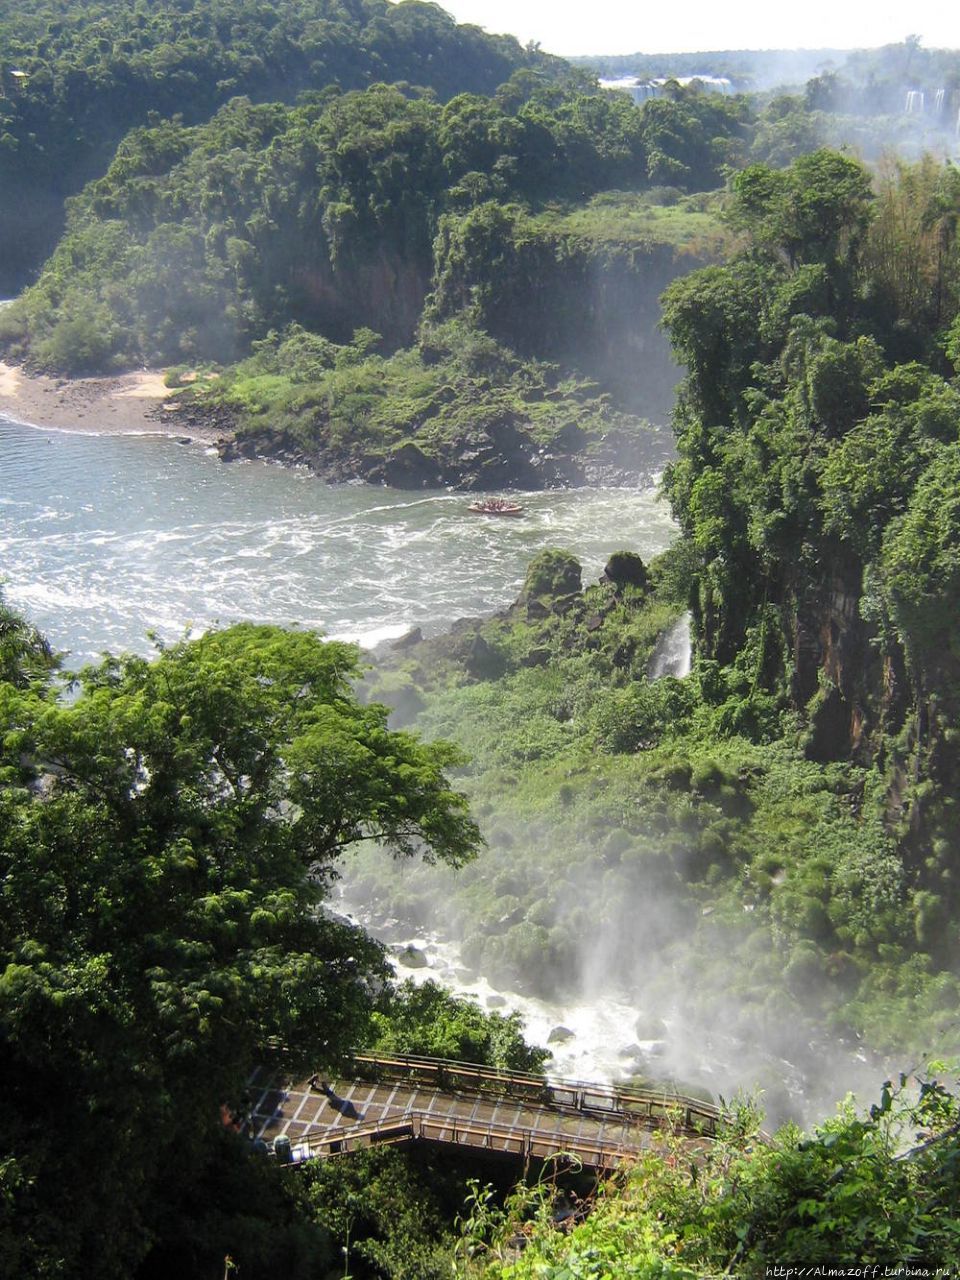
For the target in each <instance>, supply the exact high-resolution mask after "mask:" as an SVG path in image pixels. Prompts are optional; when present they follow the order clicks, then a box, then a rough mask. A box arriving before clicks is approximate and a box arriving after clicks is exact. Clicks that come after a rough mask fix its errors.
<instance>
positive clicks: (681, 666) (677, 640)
mask: <svg viewBox="0 0 960 1280" xmlns="http://www.w3.org/2000/svg"><path fill="white" fill-rule="evenodd" d="M690 656H691V646H690V615H689V613H685V614H684V615H683V616H682V617H680V618H678V619H677V620H676V622H674V623H673V624H672V626H669V627H667V629H666V631H664V633H663V635H662V636H661V637H660V639H659V640H658V641H657V647H656V648H655V649H654V651H653V656H652V657H651V659H650V665H649V666H648V667H647V679H648V680H660V679H662V678H663V677H664V676H674V677H676V679H677V680H682V679H683V678H684V676H688V675H689V674H690Z"/></svg>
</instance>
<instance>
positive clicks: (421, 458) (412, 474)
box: [383, 440, 440, 489]
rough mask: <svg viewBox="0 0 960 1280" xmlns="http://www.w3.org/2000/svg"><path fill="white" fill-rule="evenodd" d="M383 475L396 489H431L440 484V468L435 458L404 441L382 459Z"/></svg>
mask: <svg viewBox="0 0 960 1280" xmlns="http://www.w3.org/2000/svg"><path fill="white" fill-rule="evenodd" d="M383 475H384V478H385V479H386V482H387V484H390V485H393V486H394V487H395V488H397V489H431V488H436V487H437V486H439V484H440V467H439V465H438V464H437V461H436V459H435V458H431V457H429V456H428V455H427V454H425V453H424V452H423V450H422V449H421V448H420V447H419V446H418V445H415V444H414V443H413V441H412V440H405V441H404V442H403V444H400V445H398V446H397V447H396V448H395V449H394V450H393V451H392V452H391V453H390V454H389V455H388V456H387V458H385V459H384V463H383Z"/></svg>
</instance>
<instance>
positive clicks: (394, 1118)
mask: <svg viewBox="0 0 960 1280" xmlns="http://www.w3.org/2000/svg"><path fill="white" fill-rule="evenodd" d="M354 1065H355V1070H354V1071H353V1072H351V1075H350V1076H349V1077H348V1078H332V1077H331V1078H329V1079H324V1080H318V1079H316V1078H314V1079H313V1081H309V1080H305V1081H300V1082H296V1083H292V1082H289V1081H286V1080H284V1079H283V1078H279V1077H276V1076H271V1075H270V1074H269V1073H267V1072H265V1071H264V1070H263V1069H258V1070H257V1071H255V1072H254V1074H253V1075H252V1077H251V1079H250V1089H251V1092H252V1094H253V1097H254V1104H253V1109H252V1119H253V1128H254V1137H255V1138H258V1139H261V1140H262V1141H264V1142H266V1143H268V1144H271V1145H273V1148H274V1150H275V1152H276V1154H277V1156H278V1157H279V1158H280V1159H282V1160H284V1161H286V1162H288V1163H299V1162H300V1161H303V1160H309V1159H322V1158H325V1157H329V1156H334V1155H342V1154H345V1153H347V1152H349V1151H356V1150H359V1149H362V1148H364V1147H371V1146H376V1145H383V1144H396V1143H410V1142H430V1143H437V1144H441V1145H443V1146H465V1147H471V1148H474V1149H475V1150H477V1151H485V1152H487V1153H489V1154H491V1155H502V1156H514V1157H518V1158H520V1159H524V1160H529V1159H548V1158H550V1157H551V1156H555V1155H557V1154H560V1153H563V1154H568V1155H570V1156H571V1157H573V1158H575V1159H577V1160H579V1161H580V1162H582V1164H583V1165H584V1166H586V1167H587V1168H592V1169H606V1168H612V1167H614V1166H616V1165H617V1164H619V1163H620V1162H621V1161H623V1160H624V1159H629V1158H632V1157H635V1156H636V1155H638V1154H639V1153H640V1152H641V1151H643V1150H644V1149H646V1148H648V1147H649V1146H650V1145H651V1143H652V1141H653V1139H654V1135H655V1134H656V1133H658V1132H662V1131H663V1130H664V1129H665V1128H670V1129H678V1130H679V1131H680V1132H681V1133H682V1134H683V1135H684V1137H685V1138H687V1139H689V1141H690V1142H691V1143H692V1144H697V1145H699V1144H702V1143H703V1142H705V1141H707V1140H709V1138H710V1137H712V1136H713V1135H714V1134H715V1132H716V1123H717V1118H718V1112H717V1110H716V1108H714V1107H711V1106H709V1105H708V1104H706V1103H703V1102H698V1101H697V1100H695V1099H692V1098H683V1097H679V1096H677V1097H675V1096H672V1095H669V1094H663V1093H640V1092H631V1091H618V1090H616V1089H610V1088H605V1087H604V1086H601V1085H596V1084H587V1083H584V1082H581V1081H545V1080H544V1079H542V1078H541V1077H538V1076H532V1075H522V1074H516V1075H511V1074H508V1073H503V1072H497V1071H490V1070H487V1069H485V1068H481V1067H474V1066H470V1065H468V1064H464V1063H457V1062H446V1061H441V1060H439V1059H429V1058H411V1057H404V1058H399V1057H398V1058H373V1057H366V1056H360V1057H358V1058H356V1059H355V1064H354ZM324 1086H325V1087H326V1088H324ZM288 1144H289V1145H288Z"/></svg>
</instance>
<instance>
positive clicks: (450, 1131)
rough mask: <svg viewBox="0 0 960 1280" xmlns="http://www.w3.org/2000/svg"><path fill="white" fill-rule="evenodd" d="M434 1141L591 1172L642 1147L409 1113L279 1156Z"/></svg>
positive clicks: (282, 1147) (278, 1147) (306, 1142)
mask: <svg viewBox="0 0 960 1280" xmlns="http://www.w3.org/2000/svg"><path fill="white" fill-rule="evenodd" d="M409 1142H432V1143H436V1144H438V1145H441V1146H444V1147H450V1146H462V1147H471V1148H473V1149H474V1150H481V1151H487V1152H490V1153H491V1154H495V1155H510V1156H516V1157H517V1158H519V1159H522V1160H530V1159H538V1160H550V1159H555V1158H557V1157H566V1158H567V1159H570V1160H575V1161H578V1162H579V1163H580V1164H582V1165H583V1166H584V1167H586V1168H589V1169H613V1168H615V1167H616V1166H617V1165H618V1164H621V1163H622V1162H623V1161H624V1160H628V1159H632V1158H634V1157H636V1156H637V1155H638V1154H639V1152H640V1148H639V1146H637V1147H634V1146H631V1145H629V1144H627V1143H622V1142H621V1143H598V1142H591V1141H589V1140H588V1139H584V1138H571V1137H570V1135H569V1134H564V1133H560V1132H556V1131H550V1130H543V1129H537V1130H534V1129H524V1128H520V1127H518V1126H516V1125H498V1124H493V1123H488V1124H484V1123H479V1124H477V1123H473V1122H471V1121H465V1120H460V1119H452V1118H451V1117H449V1116H448V1117H443V1118H440V1119H437V1118H436V1117H434V1116H432V1115H431V1114H430V1112H429V1111H410V1112H407V1113H406V1114H405V1115H403V1116H401V1117H399V1118H396V1119H391V1120H383V1121H380V1122H377V1123H375V1124H369V1125H360V1126H357V1127H356V1128H354V1129H351V1130H349V1131H338V1132H337V1133H332V1134H323V1135H320V1136H313V1137H306V1138H301V1139H299V1140H298V1141H296V1142H285V1143H284V1142H282V1141H281V1142H280V1143H277V1144H275V1145H274V1151H273V1153H274V1155H275V1156H276V1157H277V1158H278V1159H279V1160H280V1161H281V1163H284V1164H300V1163H302V1162H303V1161H305V1160H317V1159H321V1160H322V1159H326V1158H329V1157H331V1156H339V1155H347V1154H349V1153H350V1152H352V1151H363V1150H365V1149H367V1148H369V1147H375V1146H396V1145H399V1144H403V1143H409Z"/></svg>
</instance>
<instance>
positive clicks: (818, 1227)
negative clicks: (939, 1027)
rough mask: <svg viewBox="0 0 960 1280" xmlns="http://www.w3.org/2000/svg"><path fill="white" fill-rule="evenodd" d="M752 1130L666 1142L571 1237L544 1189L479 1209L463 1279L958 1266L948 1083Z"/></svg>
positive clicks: (953, 1121) (749, 1120) (746, 1123)
mask: <svg viewBox="0 0 960 1280" xmlns="http://www.w3.org/2000/svg"><path fill="white" fill-rule="evenodd" d="M755 1124H756V1120H755V1117H752V1116H751V1115H750V1113H749V1111H748V1110H747V1109H742V1110H741V1111H740V1112H739V1113H737V1112H734V1113H733V1114H732V1116H731V1118H730V1121H729V1124H728V1127H727V1129H726V1130H725V1131H724V1132H723V1133H722V1134H721V1136H720V1138H719V1140H718V1141H717V1142H715V1143H713V1144H710V1146H709V1148H708V1149H707V1151H706V1152H705V1153H703V1155H702V1156H701V1157H700V1158H698V1159H696V1160H689V1159H687V1158H684V1154H683V1153H682V1152H681V1150H680V1148H679V1144H675V1145H671V1144H670V1143H669V1141H667V1142H666V1143H664V1144H663V1146H664V1149H662V1150H657V1151H655V1152H651V1153H650V1154H649V1155H648V1156H646V1157H644V1158H643V1159H641V1161H640V1163H639V1164H638V1166H637V1167H636V1168H635V1169H633V1170H631V1171H629V1172H628V1173H627V1174H626V1176H625V1177H623V1178H622V1179H621V1180H620V1183H619V1185H616V1184H610V1185H608V1187H607V1188H606V1191H605V1194H603V1195H602V1196H601V1197H599V1199H598V1201H597V1203H596V1205H595V1206H594V1208H593V1212H592V1213H591V1214H590V1216H589V1217H588V1218H587V1219H586V1221H585V1222H583V1223H581V1224H578V1225H576V1226H574V1228H573V1229H572V1230H570V1231H562V1230H560V1229H558V1227H557V1226H556V1224H555V1222H554V1221H553V1218H552V1212H551V1210H552V1200H551V1197H549V1196H548V1195H545V1194H543V1193H541V1194H540V1195H539V1196H533V1197H531V1195H530V1193H521V1194H518V1196H516V1197H515V1198H514V1200H513V1201H512V1202H511V1203H510V1204H509V1205H508V1207H507V1209H506V1211H505V1212H495V1211H491V1210H490V1209H489V1208H486V1209H485V1211H483V1212H477V1211H476V1210H475V1211H474V1212H473V1214H472V1215H471V1216H470V1217H469V1218H468V1219H467V1221H466V1222H465V1226H464V1232H465V1234H464V1238H463V1241H462V1243H461V1256H464V1257H465V1258H467V1259H468V1260H469V1261H468V1262H467V1264H466V1265H465V1266H464V1267H463V1269H462V1271H461V1273H460V1274H461V1275H463V1276H464V1277H478V1276H489V1277H491V1280H492V1277H494V1276H497V1277H503V1278H504V1280H506V1278H507V1277H509V1278H510V1280H533V1277H545V1276H549V1277H551V1278H552V1280H566V1278H567V1277H574V1276H577V1277H596V1280H600V1277H604V1276H611V1275H617V1276H630V1277H638V1278H642V1280H654V1278H655V1277H675V1278H677V1280H679V1278H680V1277H685V1278H686V1277H689V1278H690V1280H693V1277H696V1276H703V1275H721V1274H723V1275H726V1274H731V1273H732V1274H736V1275H738V1276H744V1277H759V1276H763V1275H766V1274H768V1273H769V1269H770V1268H771V1267H772V1266H784V1265H788V1264H792V1263H796V1264H799V1265H804V1266H810V1267H817V1266H831V1265H832V1266H837V1267H863V1266H867V1267H872V1266H876V1267H878V1268H898V1267H915V1268H918V1269H922V1268H929V1269H936V1268H937V1267H940V1268H943V1267H946V1268H947V1269H949V1268H950V1267H952V1266H956V1265H957V1262H958V1260H960V1232H958V1230H957V1210H958V1207H960V1206H958V1199H957V1183H956V1163H957V1158H958V1149H957V1100H956V1097H955V1095H954V1094H952V1093H950V1092H949V1091H948V1090H947V1089H946V1088H944V1087H943V1086H942V1085H941V1084H939V1083H937V1082H936V1081H922V1082H921V1083H920V1084H919V1087H918V1088H913V1087H911V1088H909V1089H907V1088H905V1080H904V1079H901V1085H900V1088H899V1089H898V1090H895V1089H894V1088H893V1086H892V1085H891V1084H890V1083H887V1084H885V1085H884V1086H883V1089H882V1091H881V1095H880V1101H879V1102H878V1103H876V1104H874V1105H873V1106H872V1107H871V1108H870V1110H869V1112H868V1113H867V1114H858V1113H857V1112H856V1111H854V1109H853V1108H852V1107H851V1106H845V1107H843V1108H841V1110H840V1111H839V1113H838V1115H837V1117H836V1118H835V1119H833V1120H830V1121H827V1122H826V1123H825V1124H823V1125H822V1126H821V1127H820V1128H818V1129H817V1130H816V1131H815V1132H814V1133H813V1134H812V1135H811V1136H810V1137H804V1136H803V1135H801V1134H799V1133H798V1132H797V1131H796V1130H792V1129H785V1130H783V1131H782V1132H781V1133H780V1134H778V1135H777V1137H776V1138H775V1139H774V1141H773V1142H772V1143H770V1144H767V1143H765V1142H763V1141H762V1140H758V1136H757V1134H756V1131H755ZM917 1131H919V1133H920V1135H921V1140H920V1141H919V1143H917V1144H916V1145H915V1146H914V1147H913V1148H912V1149H911V1150H909V1151H906V1150H905V1147H906V1146H907V1144H909V1143H910V1142H911V1141H915V1138H914V1135H915V1134H916V1133H917ZM904 1157H905V1158H904ZM482 1203H483V1202H482V1201H481V1204H482ZM521 1225H522V1229H523V1231H524V1234H525V1236H526V1237H527V1247H526V1248H525V1249H524V1250H523V1252H522V1253H521V1254H520V1255H519V1257H518V1258H515V1257H511V1256H510V1255H509V1253H508V1240H509V1238H510V1236H511V1234H515V1233H516V1232H517V1230H518V1228H519V1227H521Z"/></svg>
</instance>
